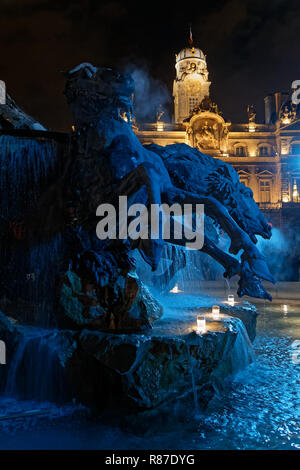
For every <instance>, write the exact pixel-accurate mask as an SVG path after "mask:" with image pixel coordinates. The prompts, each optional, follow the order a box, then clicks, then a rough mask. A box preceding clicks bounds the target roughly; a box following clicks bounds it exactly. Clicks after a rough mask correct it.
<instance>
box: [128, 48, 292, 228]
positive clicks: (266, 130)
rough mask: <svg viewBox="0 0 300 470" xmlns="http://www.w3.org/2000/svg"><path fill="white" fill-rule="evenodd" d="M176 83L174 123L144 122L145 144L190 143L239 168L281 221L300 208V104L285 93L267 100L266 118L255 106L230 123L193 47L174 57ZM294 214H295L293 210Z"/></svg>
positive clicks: (200, 54)
mask: <svg viewBox="0 0 300 470" xmlns="http://www.w3.org/2000/svg"><path fill="white" fill-rule="evenodd" d="M175 69H176V77H175V80H174V84H173V97H174V122H173V123H172V124H170V123H165V122H163V115H162V113H159V114H158V119H157V122H154V123H148V124H141V125H138V126H137V127H136V131H135V132H136V134H137V136H138V137H139V139H140V140H141V142H142V143H143V144H147V143H152V142H153V143H156V144H159V145H168V144H174V143H186V144H188V145H190V146H192V147H196V148H198V149H199V150H200V151H201V152H203V153H206V154H209V155H212V156H214V157H217V158H220V159H222V160H224V161H226V162H228V163H230V164H231V165H233V166H234V167H235V169H236V170H237V172H238V173H239V175H240V179H241V181H242V182H243V183H244V184H245V185H246V186H248V187H250V188H251V189H252V191H253V194H254V198H255V200H256V202H257V203H258V204H259V205H260V207H261V209H262V210H264V211H267V212H268V215H269V218H270V219H271V220H272V221H274V223H275V224H280V225H282V220H283V218H284V216H285V214H288V213H289V212H290V209H291V208H292V209H295V208H299V209H300V204H299V205H298V203H300V106H296V105H294V104H293V103H292V101H291V96H290V95H289V94H286V93H275V94H273V95H269V96H267V97H266V98H265V121H264V123H258V122H256V115H255V110H254V107H253V106H248V109H247V112H248V121H247V122H245V123H236V124H234V123H231V122H230V121H226V120H225V119H224V117H223V115H222V113H221V112H220V111H219V109H218V106H217V104H215V103H214V102H213V101H212V100H211V98H210V95H209V88H210V84H211V82H210V81H209V79H208V70H207V63H206V56H205V55H204V53H203V52H202V51H201V50H200V49H198V48H195V47H194V46H193V45H192V43H191V44H190V47H186V48H184V49H182V50H181V51H180V52H179V54H178V55H176V63H175ZM293 213H294V212H293Z"/></svg>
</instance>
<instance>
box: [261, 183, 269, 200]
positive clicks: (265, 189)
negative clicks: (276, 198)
mask: <svg viewBox="0 0 300 470" xmlns="http://www.w3.org/2000/svg"><path fill="white" fill-rule="evenodd" d="M259 192H260V202H270V200H271V199H270V198H271V181H270V180H260V182H259Z"/></svg>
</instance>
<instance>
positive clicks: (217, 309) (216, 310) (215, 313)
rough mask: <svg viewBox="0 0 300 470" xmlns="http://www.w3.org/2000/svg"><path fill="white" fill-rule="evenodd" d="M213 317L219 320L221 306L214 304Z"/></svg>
mask: <svg viewBox="0 0 300 470" xmlns="http://www.w3.org/2000/svg"><path fill="white" fill-rule="evenodd" d="M211 313H212V317H213V319H214V320H219V318H220V307H219V305H213V306H212V309H211Z"/></svg>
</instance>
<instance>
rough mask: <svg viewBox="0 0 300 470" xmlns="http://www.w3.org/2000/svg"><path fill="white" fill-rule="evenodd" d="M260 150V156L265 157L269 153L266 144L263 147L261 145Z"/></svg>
mask: <svg viewBox="0 0 300 470" xmlns="http://www.w3.org/2000/svg"><path fill="white" fill-rule="evenodd" d="M258 152H259V156H260V157H265V156H267V155H269V148H268V147H267V146H266V145H265V146H261V147H259V149H258Z"/></svg>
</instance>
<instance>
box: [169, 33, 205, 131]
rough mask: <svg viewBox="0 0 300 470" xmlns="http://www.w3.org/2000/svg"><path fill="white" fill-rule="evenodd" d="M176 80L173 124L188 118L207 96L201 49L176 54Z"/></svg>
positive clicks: (191, 49) (203, 56)
mask: <svg viewBox="0 0 300 470" xmlns="http://www.w3.org/2000/svg"><path fill="white" fill-rule="evenodd" d="M175 69H176V78H175V80H174V84H173V97H174V114H175V123H182V122H183V120H184V119H186V118H188V117H189V116H190V115H191V113H192V110H193V108H194V107H195V106H197V105H199V104H200V103H201V102H202V100H203V99H204V98H205V97H206V96H209V87H210V83H211V82H209V81H208V71H207V65H206V57H205V55H204V54H203V52H202V51H201V49H198V48H195V47H194V46H193V43H192V41H190V47H186V48H185V49H182V50H181V51H180V52H179V54H176V64H175Z"/></svg>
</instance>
